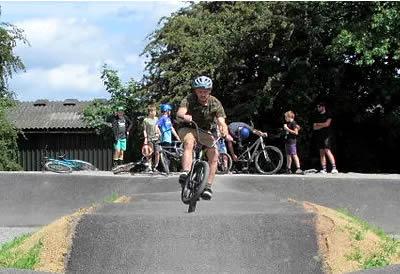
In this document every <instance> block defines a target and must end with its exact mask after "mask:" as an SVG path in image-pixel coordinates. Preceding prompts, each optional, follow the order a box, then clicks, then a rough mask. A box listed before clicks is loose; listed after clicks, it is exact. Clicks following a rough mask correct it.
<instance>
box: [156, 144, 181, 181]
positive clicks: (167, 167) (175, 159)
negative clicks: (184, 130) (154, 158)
mask: <svg viewBox="0 0 400 274" xmlns="http://www.w3.org/2000/svg"><path fill="white" fill-rule="evenodd" d="M160 147H161V151H160V165H161V167H162V169H163V171H164V172H165V173H166V174H167V175H168V174H169V173H170V172H171V171H175V172H176V171H179V169H180V164H181V159H182V155H183V144H182V143H181V142H180V141H174V142H172V143H171V145H170V146H165V145H162V146H160Z"/></svg>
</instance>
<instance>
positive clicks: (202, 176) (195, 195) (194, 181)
mask: <svg viewBox="0 0 400 274" xmlns="http://www.w3.org/2000/svg"><path fill="white" fill-rule="evenodd" d="M191 124H192V125H193V126H194V127H195V129H196V132H197V136H200V134H199V131H202V130H201V129H199V127H198V126H197V124H196V123H195V122H194V121H192V122H191ZM203 132H205V133H207V134H210V133H209V132H207V131H203ZM214 139H216V138H214ZM217 142H218V138H217V139H216V140H215V142H214V144H213V145H212V147H214V146H216V143H217ZM194 155H195V157H194V160H193V161H192V166H191V168H190V171H189V173H188V175H187V176H182V175H181V176H180V177H179V183H180V184H181V185H182V192H181V200H182V202H183V203H184V204H188V205H189V208H188V212H189V213H191V212H194V211H195V210H196V204H197V201H198V200H199V198H200V195H201V194H202V193H203V191H204V189H205V187H206V183H207V179H208V175H209V173H210V166H209V165H208V162H206V161H204V160H203V157H202V156H203V145H202V144H200V143H199V142H196V146H195V148H194Z"/></svg>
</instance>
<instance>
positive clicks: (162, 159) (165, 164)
mask: <svg viewBox="0 0 400 274" xmlns="http://www.w3.org/2000/svg"><path fill="white" fill-rule="evenodd" d="M169 163H170V160H169V159H168V156H167V155H166V153H164V152H163V151H161V153H160V164H161V167H162V168H163V171H164V172H165V173H166V174H169Z"/></svg>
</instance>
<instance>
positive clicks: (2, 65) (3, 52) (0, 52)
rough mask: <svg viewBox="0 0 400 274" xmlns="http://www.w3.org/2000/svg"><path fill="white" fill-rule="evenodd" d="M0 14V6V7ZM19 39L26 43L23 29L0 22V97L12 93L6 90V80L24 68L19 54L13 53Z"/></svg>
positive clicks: (8, 95)
mask: <svg viewBox="0 0 400 274" xmlns="http://www.w3.org/2000/svg"><path fill="white" fill-rule="evenodd" d="M0 16H1V7H0ZM18 41H21V42H23V43H25V44H28V41H27V40H26V38H25V36H24V34H23V30H21V29H19V28H17V27H15V26H14V25H12V24H9V23H5V22H0V97H1V98H3V97H10V96H12V95H13V93H12V92H10V91H9V90H8V87H7V82H8V80H9V79H10V78H12V75H13V73H15V72H17V71H19V70H24V69H25V66H24V64H23V63H22V60H21V58H20V57H19V56H16V55H15V54H14V51H13V50H14V48H15V47H16V46H17V42H18Z"/></svg>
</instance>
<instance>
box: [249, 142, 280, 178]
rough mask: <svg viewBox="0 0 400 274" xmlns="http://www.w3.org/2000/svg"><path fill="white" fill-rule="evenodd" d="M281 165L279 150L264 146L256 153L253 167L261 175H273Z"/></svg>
mask: <svg viewBox="0 0 400 274" xmlns="http://www.w3.org/2000/svg"><path fill="white" fill-rule="evenodd" d="M282 164H283V155H282V152H281V151H280V149H279V148H277V147H274V146H266V147H265V149H264V150H260V151H259V152H257V155H256V158H255V166H256V169H257V171H258V172H260V173H262V174H274V173H276V172H278V171H279V170H280V169H281V167H282Z"/></svg>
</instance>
